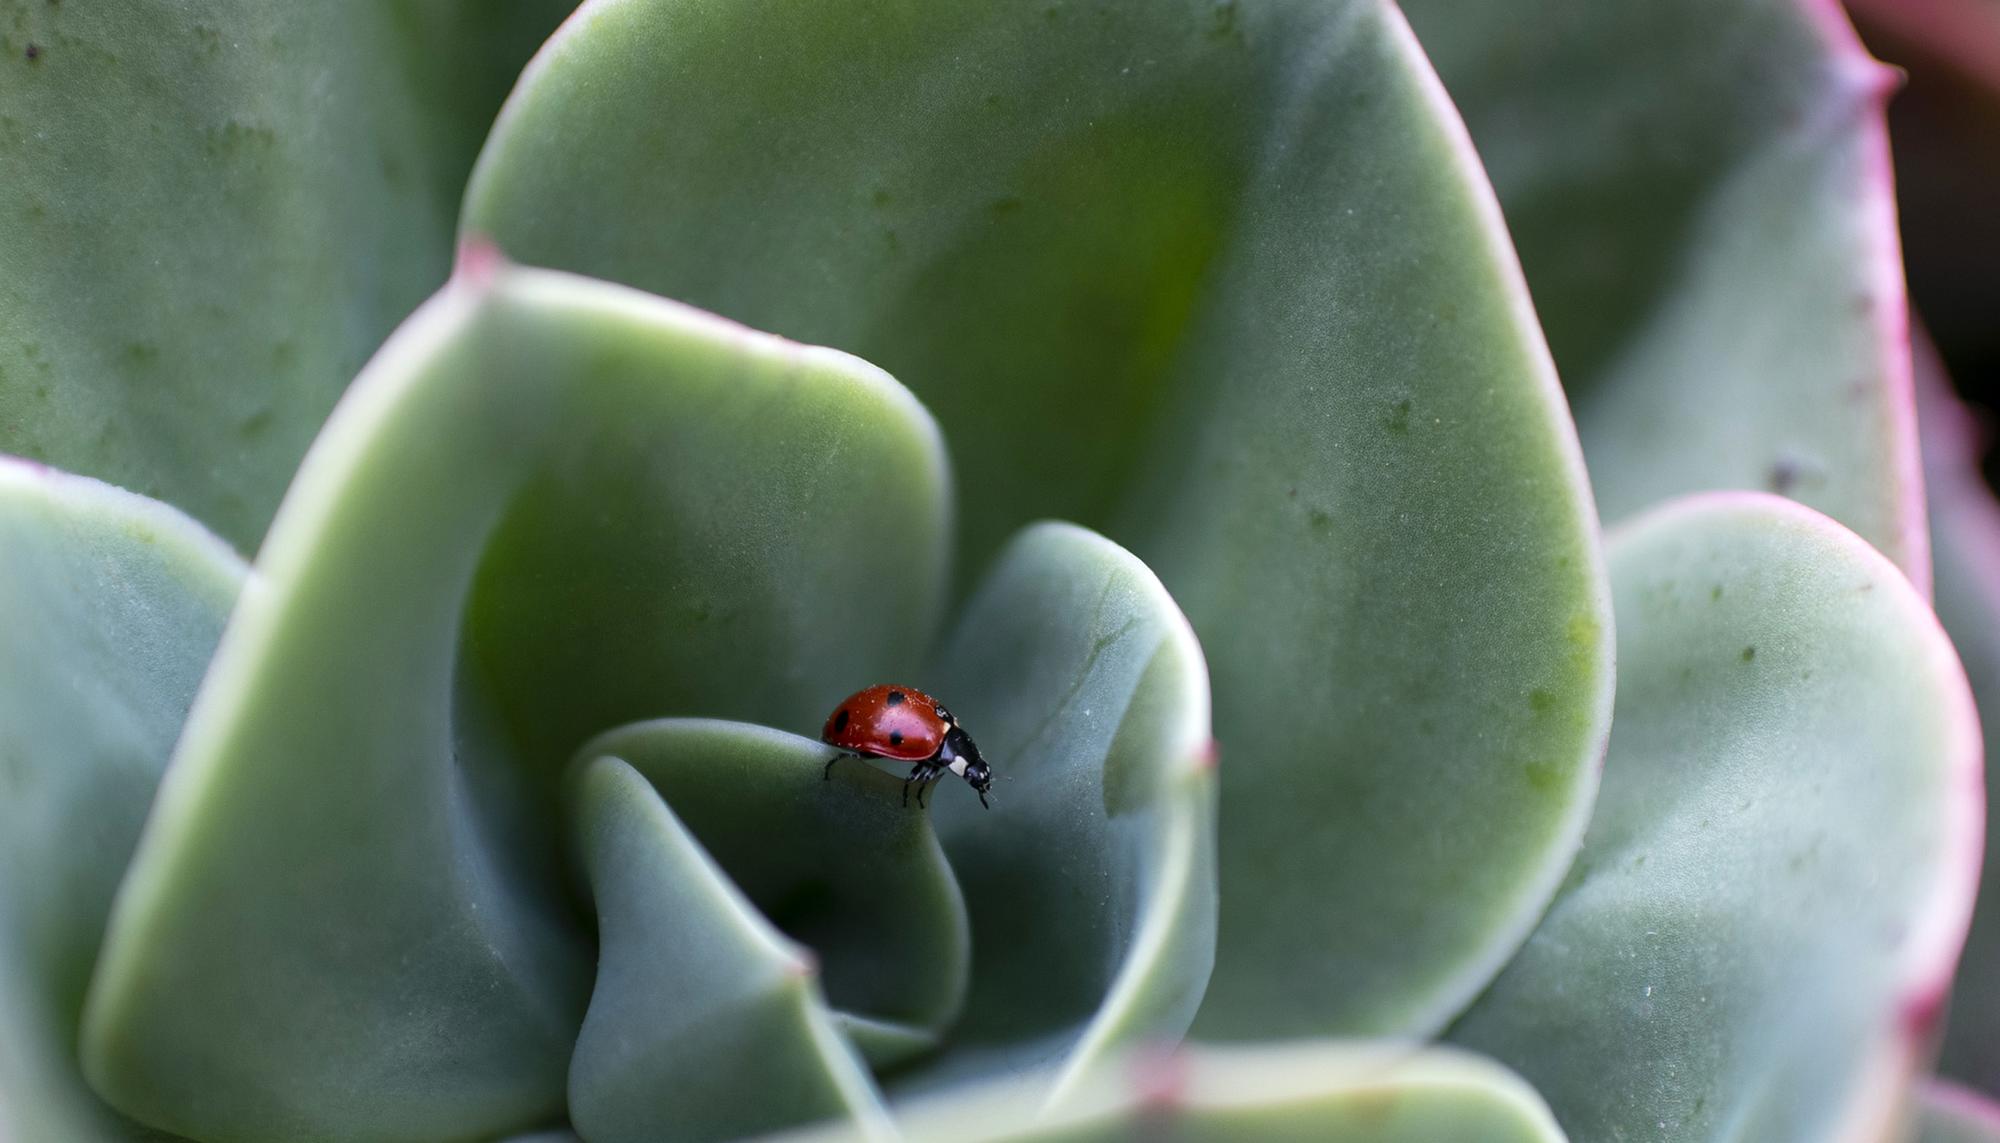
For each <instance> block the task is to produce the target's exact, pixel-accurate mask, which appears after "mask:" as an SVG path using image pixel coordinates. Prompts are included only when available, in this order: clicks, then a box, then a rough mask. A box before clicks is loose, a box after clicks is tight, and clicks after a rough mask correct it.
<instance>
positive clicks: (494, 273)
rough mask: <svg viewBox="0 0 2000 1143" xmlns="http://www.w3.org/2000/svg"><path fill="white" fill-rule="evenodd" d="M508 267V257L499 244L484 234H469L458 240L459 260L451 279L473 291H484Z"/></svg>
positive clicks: (453, 269) (454, 266)
mask: <svg viewBox="0 0 2000 1143" xmlns="http://www.w3.org/2000/svg"><path fill="white" fill-rule="evenodd" d="M507 265H508V263H507V255H506V253H505V252H503V251H502V250H501V249H500V244H499V243H497V242H495V241H493V240H492V239H491V238H489V237H487V236H486V235H484V234H478V233H473V232H467V233H466V234H464V235H463V236H461V237H460V238H459V240H458V258H457V260H456V261H455V262H454V263H453V264H452V268H451V279H452V281H453V282H456V283H458V284H460V285H463V286H467V287H469V288H471V289H474V290H484V289H486V288H488V287H490V286H491V285H492V284H493V280H494V279H495V278H497V277H499V276H500V272H501V271H502V270H504V269H506V267H507Z"/></svg>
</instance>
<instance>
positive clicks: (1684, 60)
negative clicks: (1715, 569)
mask: <svg viewBox="0 0 2000 1143" xmlns="http://www.w3.org/2000/svg"><path fill="white" fill-rule="evenodd" d="M1404 7H1405V9H1406V10H1407V11H1408V12H1409V13H1410V19H1411V21H1412V22H1413V23H1414V24H1415V25H1416V27H1417V31H1418V33H1419V34H1420V36H1421V38H1422V39H1423V42H1424V47H1425V48H1426V49H1427V50H1428V51H1429V52H1430V55H1431V58H1432V59H1433V60H1434V61H1436V63H1437V68H1438V72H1439V74H1440V75H1441V76H1443V78H1444V82H1445V85H1446V86H1447V87H1448V88H1450V90H1451V94H1452V98H1453V99H1454V100H1456V101H1457V103H1458V106H1459V107H1460V109H1462V110H1463V111H1464V113H1465V119H1466V124H1467V126H1468V127H1469V128H1470V129H1471V131H1472V137H1473V139H1474V140H1475V141H1476V142H1477V143H1478V145H1479V151H1480V155H1481V157H1482V158H1484V159H1485V161H1486V169H1487V170H1488V171H1489V172H1491V174H1492V177H1493V183H1494V186H1495V188H1496V189H1497V190H1498V191H1499V194H1500V201H1501V203H1502V205H1503V206H1504V207H1505V208H1506V211H1507V222H1508V226H1509V228H1510V229H1511V230H1512V232H1513V235H1514V241H1515V243H1516V244H1517V245H1518V246H1519V247H1520V251H1521V262H1522V264H1523V266H1524V267H1525V268H1526V270H1527V274H1528V284H1529V285H1530V286H1531V287H1532V288H1533V290H1534V294H1535V308H1536V311H1537V312H1538V313H1539V314H1540V315H1541V317H1542V322H1543V327H1544V328H1545V329H1546V330H1547V331H1548V337H1549V344H1550V346H1551V347H1552V348H1553V349H1554V351H1555V355H1556V362H1557V364H1558V365H1559V366H1560V367H1561V369H1562V372H1563V378H1564V381H1565V383H1566V384H1567V385H1568V387H1569V391H1570V399H1571V404H1572V406H1573V407H1574V408H1575V410H1576V421H1577V428H1578V430H1579V431H1580V432H1581V434H1582V437H1583V446H1584V452H1585V454H1586V455H1587V457H1588V458H1589V461H1590V472H1591V477H1592V484H1593V487H1594V488H1595V490H1596V493H1597V501H1598V506H1599V507H1600V509H1601V510H1602V511H1603V513H1604V515H1605V518H1606V519H1608V520H1615V519H1618V518H1621V517H1624V516H1627V515H1629V514H1631V513H1633V512H1635V511H1638V510H1641V509H1643V508H1646V507H1648V506H1650V505H1652V504H1654V503H1655V502H1657V501H1659V500H1661V499H1663V498H1665V497H1667V496H1673V495H1678V494H1681V493H1685V492H1693V491H1696V490H1700V489H1717V488H1746V489H1767V490H1770V491H1773V492H1780V493H1784V494H1786V495H1789V496H1792V497H1794V498H1796V499H1798V500H1800V501H1803V502H1804V503H1806V504H1810V505H1812V506H1813V507H1815V508H1818V509H1819V510H1821V511H1823V512H1826V513H1828V514H1829V515H1831V516H1833V517H1834V518H1835V519H1837V520H1839V521H1841V522H1842V523H1844V524H1846V525H1848V526H1849V527H1851V528H1853V529H1854V530H1855V531H1857V532H1859V533H1860V534H1861V536H1862V537H1863V538H1864V539H1866V540H1868V541H1869V542H1870V543H1873V544H1874V545H1875V546H1876V547H1878V548H1880V549H1881V550H1882V551H1884V552H1886V553H1888V554H1889V556H1890V558H1892V559H1894V560H1895V561H1896V562H1897V563H1898V564H1901V565H1902V567H1903V568H1904V570H1905V571H1907V572H1908V573H1909V574H1910V576H1911V578H1912V579H1913V580H1915V581H1916V582H1917V583H1918V584H1920V585H1925V584H1928V582H1929V579H1930V561H1929V556H1928V553H1927V552H1926V550H1925V544H1926V541H1925V534H1924V520H1923V485H1922V481H1921V480H1920V478H1919V475H1918V471H1917V467H1918V466H1917V441H1916V424H1915V418H1914V414H1913V412H1912V409H1911V406H1910V355H1909V344H1908V340H1907V328H1908V313H1907V303H1906V300H1905V297H1904V291H1903V274H1902V263H1901V260H1900V257H1899V254H1898V249H1897V240H1896V212H1895V197H1894V193H1893V191H1892V188H1891V186H1890V178H1889V156H1888V137H1887V133H1886V130H1885V127H1884V122H1883V115H1882V108H1883V103H1884V101H1885V99H1886V97H1887V95H1888V93H1889V91H1890V90H1891V88H1892V87H1893V86H1894V80H1893V78H1892V76H1893V73H1892V72H1890V71H1889V70H1888V69H1886V68H1883V67H1881V66H1879V65H1877V64H1876V63H1874V62H1873V61H1872V60H1870V59H1869V58H1868V56H1867V53H1866V52H1864V51H1863V50H1862V48H1861V45H1860V43H1859V42H1858V41H1857V40H1856V39H1855V37H1854V32H1853V30H1852V29H1851V28H1850V27H1848V25H1847V22H1846V17H1845V16H1843V15H1842V14H1841V12H1840V9H1839V7H1838V6H1837V4H1835V3H1834V2H1833V0H1685V2H1679V3H1671V4H1660V3H1655V2H1653V0H1520V2H1516V3H1509V4H1471V5H1468V4H1460V3H1455V2H1453V0H1408V2H1407V3H1405V4H1404Z"/></svg>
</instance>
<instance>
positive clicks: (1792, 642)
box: [1453, 493, 1980, 1143]
mask: <svg viewBox="0 0 2000 1143" xmlns="http://www.w3.org/2000/svg"><path fill="white" fill-rule="evenodd" d="M1610 555H1611V577H1612V585H1613V590H1614V594H1615V597H1616V600H1617V607H1618V709H1617V716H1616V722H1615V723H1614V725H1613V730H1612V736H1611V748H1610V752H1609V755H1608V756H1607V758H1606V761H1605V768H1604V787H1603V790H1602V792H1601V794H1600V796H1599V798H1598V808H1597V813H1596V816H1595V817H1594V818H1593V819H1592V821H1591V825H1590V831H1589V834H1588V835H1587V837H1586V839H1585V842H1584V848H1583V853H1582V855H1581V856H1580V857H1579V858H1578V859H1577V863H1576V867H1575V869H1573V870H1572V871H1571V874H1570V878H1569V881H1568V883H1567V884H1566V885H1565V886H1564V888H1563V890H1562V892H1561V893H1560V894H1558V896H1557V898H1556V902H1555V904H1554V905H1553V906H1552V907H1551V909H1550V911H1549V914H1548V916H1547V917H1546V918H1544V919H1543V921H1542V923H1541V926H1540V927H1539V928H1538V929H1537V930H1536V931H1535V934H1534V936H1533V937H1531V938H1530V939H1529V941H1528V943H1527V945H1526V947H1525V948H1524V949H1523V950H1522V951H1521V954H1520V955H1519V956H1518V957H1517V958H1516V959H1515V960H1514V961H1513V963H1511V964H1510V965H1509V966H1508V967H1507V969H1506V970H1505V971H1504V972H1503V973H1502V974H1501V975H1500V977H1499V979H1498V980H1497V981H1496V982H1495V983H1494V985H1493V987H1492V988H1491V989H1490V990H1489V991H1488V992H1487V993H1486V994H1485V995H1484V996H1483V997H1482V998H1481V999H1480V1001H1479V1003H1478V1004H1477V1005H1476V1006H1475V1007H1474V1008H1473V1009H1472V1010H1471V1012H1470V1013H1469V1014H1467V1015H1466V1016H1465V1017H1464V1018H1463V1019H1462V1020H1461V1021H1460V1022H1459V1023H1458V1024H1457V1025H1456V1026H1455V1028H1454V1030H1453V1037H1454V1038H1455V1039H1458V1040H1460V1041H1462V1042H1464V1043H1466V1044H1469V1045H1471V1046H1473V1047H1475V1048H1478V1049H1480V1050H1482V1051H1486V1052H1490V1053H1492V1054H1493V1055H1494V1056H1495V1057H1496V1058H1498V1059H1500V1060H1501V1061H1503V1062H1505V1063H1507V1064H1508V1065H1509V1066H1511V1067H1514V1068H1516V1069H1517V1070H1519V1071H1520V1073H1521V1074H1522V1076H1523V1077H1524V1078H1526V1079H1527V1080H1528V1081H1529V1082H1531V1083H1533V1084H1534V1085H1535V1086H1536V1088H1537V1089H1539V1090H1540V1091H1541V1092H1542V1094H1543V1095H1545V1096H1546V1097H1548V1100H1549V1103H1550V1104H1551V1105H1552V1106H1553V1107H1554V1109H1555V1112H1556V1115H1557V1117H1558V1118H1559V1119H1561V1121H1562V1123H1563V1125H1564V1126H1565V1127H1566V1128H1567V1129H1568V1130H1569V1131H1570V1133H1571V1134H1572V1135H1574V1136H1576V1137H1577V1138H1579V1139H1592V1140H1596V1139H1619V1138H1633V1139H1641V1138H1644V1139H1651V1138H1662V1139H1675V1140H1688V1141H1693V1140H1746V1139H1755V1140H1759V1141H1762V1143H1784V1141H1787V1140H1794V1141H1797V1143H1821V1141H1823V1140H1834V1139H1856V1140H1861V1139H1879V1138H1882V1137H1883V1133H1884V1132H1886V1131H1887V1130H1888V1129H1889V1128H1890V1126H1891V1125H1892V1122H1893V1117H1894V1116H1895V1115H1896V1114H1897V1113H1898V1111H1899V1109H1900V1107H1899V1105H1900V1100H1901V1097H1902V1095H1903V1087H1904V1084H1905V1083H1906V1082H1907V1080H1908V1079H1909V1077H1910V1074H1911V1072H1912V1071H1913V1070H1914V1069H1915V1068H1916V1067H1917V1066H1918V1065H1919V1063H1920V1062H1921V1059H1922V1057H1923V1055H1924V1054H1925V1051H1926V1041H1927V1039H1928V1038H1929V1037H1930V1036H1931V1035H1932V1034H1933V1032H1934V1029H1933V1023H1934V1020H1935V1018H1936V1016H1937V1015H1938V1012H1939V1010H1940V1007H1941V1005H1942V1004H1943V1000H1944V992H1945V989H1946V988H1947V987H1948V986H1949V982H1950V973H1951V966H1952V963H1953V961H1954V959H1955V958H1956V955H1957V952H1958V946H1959V942H1960V941H1961V940H1962V939H1963V938H1964V933H1965V923H1966V916H1967V913H1968V912H1969V910H1970V906H1971V897H1972V889H1973V881H1974V878H1975V876H1976V873H1977V869H1978V860H1979V845H1980V805H1979V802H1978V797H1977V795H1978V790H1979V763H1980V758H1979V732H1978V723H1977V721H1976V719H1975V716H1974V712H1973V709H1972V700H1971V696H1970V694H1969V693H1968V691H1967V689H1966V683H1965V676H1964V673H1963V672H1962V670H1961V669H1960V667H1959V664H1958V660H1957V658H1956V657H1955V656H1954V655H1953V654H1952V649H1951V645H1950V644H1949V643H1948V642H1946V640H1945V638H1944V634H1943V632H1942V630H1940V628H1939V627H1938V625H1937V622H1936V619H1935V618H1934V617H1933V616H1932V615H1931V613H1930V610H1929V608H1928V607H1927V606H1926V604H1925V602H1924V600H1923V598H1922V597H1920V596H1919V595H1918V594H1917V593H1916V591H1915V590H1914V589H1913V588H1912V587H1911V586H1910V583H1909V580H1908V579H1907V578H1905V577H1904V575H1903V574H1902V572H1901V571H1899V570H1898V569H1897V568H1896V567H1895V566H1894V565H1893V564H1891V563H1889V561H1888V560H1887V559H1885V558H1883V556H1882V555H1881V554H1880V553H1878V552H1877V551H1876V550H1875V549H1873V548H1871V547H1869V546H1868V545H1867V544H1866V543H1864V542H1863V541H1862V540H1861V539H1859V538H1858V537H1856V536H1855V535H1854V534H1853V533H1851V532H1849V531H1847V530H1846V529H1845V528H1842V527H1840V526H1839V525H1838V524H1835V523H1834V522H1833V521H1831V520H1829V519H1827V518H1826V517H1824V516H1821V515H1819V514H1818V513H1816V512H1813V511H1811V510H1810V509H1806V508H1802V507H1800V506H1798V505H1796V504H1794V503H1793V502H1791V501H1788V500H1783V499H1780V498H1778V497H1775V496H1769V495H1764V494H1760V493H1714V494H1709V495H1706V496H1698V497H1690V498H1688V499H1686V500H1683V501H1679V502H1676V503H1675V504H1673V505H1671V506H1668V507H1665V508H1662V509H1659V510H1657V511H1655V512H1653V513H1650V514H1648V515H1646V516H1644V517H1642V518H1640V519H1639V520H1637V521H1634V522H1633V523H1631V524H1629V525H1627V526H1626V527H1625V528H1624V529H1623V530H1622V531H1620V532H1618V533H1616V534H1614V536H1613V539H1612V542H1611V548H1610Z"/></svg>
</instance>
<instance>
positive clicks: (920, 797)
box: [903, 762, 938, 809]
mask: <svg viewBox="0 0 2000 1143" xmlns="http://www.w3.org/2000/svg"><path fill="white" fill-rule="evenodd" d="M937 773H938V771H937V767H935V766H932V765H931V764H930V763H928V762H919V763H917V765H916V767H915V768H914V769H912V770H911V771H910V776H909V777H907V778H905V779H903V804H904V805H906V806H907V805H909V804H910V786H911V784H912V783H914V784H915V785H916V787H917V808H918V809H922V808H923V807H924V795H925V794H926V793H928V792H929V791H930V783H932V782H935V781H936V780H937Z"/></svg>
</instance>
